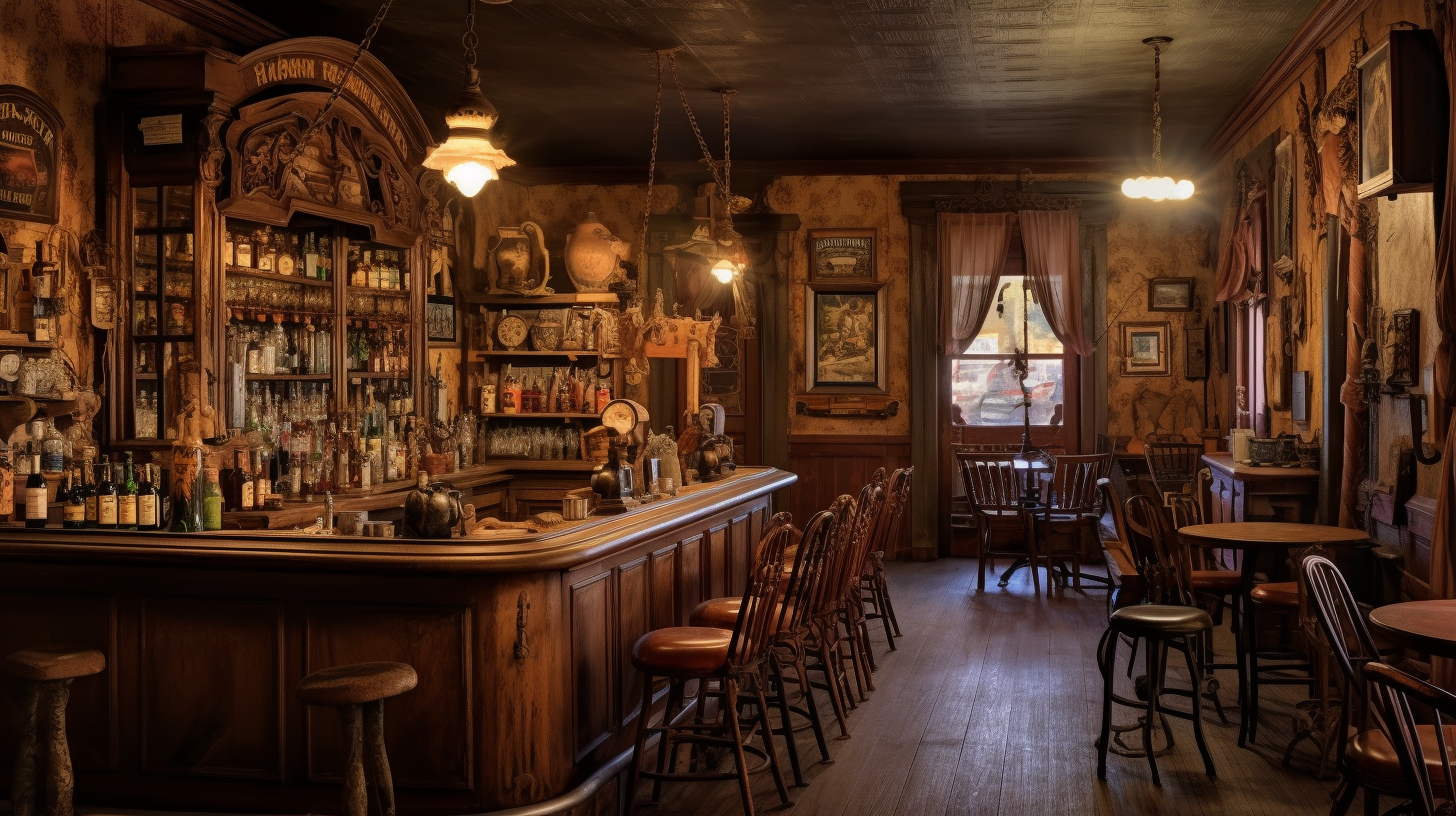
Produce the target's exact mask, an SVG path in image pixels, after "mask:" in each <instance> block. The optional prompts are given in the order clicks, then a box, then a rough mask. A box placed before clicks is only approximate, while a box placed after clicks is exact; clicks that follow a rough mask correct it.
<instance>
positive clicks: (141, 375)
mask: <svg viewBox="0 0 1456 816" xmlns="http://www.w3.org/2000/svg"><path fill="white" fill-rule="evenodd" d="M131 376H132V379H134V380H150V381H156V379H157V374H156V372H151V373H147V372H143V371H138V372H136V373H134V374H132V375H131Z"/></svg>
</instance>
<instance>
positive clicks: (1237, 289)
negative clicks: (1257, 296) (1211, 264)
mask: <svg viewBox="0 0 1456 816" xmlns="http://www.w3.org/2000/svg"><path fill="white" fill-rule="evenodd" d="M1266 198H1267V191H1266V190H1265V189H1264V186H1263V185H1262V184H1261V185H1257V186H1255V188H1254V189H1253V191H1252V192H1250V194H1249V198H1248V200H1247V201H1245V202H1244V203H1243V204H1241V205H1240V206H1239V211H1238V214H1237V215H1236V216H1235V217H1234V228H1233V231H1232V232H1231V233H1230V234H1229V238H1228V243H1227V244H1226V245H1225V247H1224V251H1223V255H1222V257H1220V258H1219V260H1218V277H1217V280H1218V295H1217V296H1216V297H1215V298H1214V299H1215V300H1223V301H1228V300H1242V299H1243V298H1244V296H1245V295H1246V294H1247V293H1248V291H1249V289H1250V288H1251V283H1252V281H1253V279H1254V275H1255V274H1256V273H1262V272H1263V271H1264V269H1263V266H1264V207H1265V199H1266Z"/></svg>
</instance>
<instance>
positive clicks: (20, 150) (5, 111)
mask: <svg viewBox="0 0 1456 816" xmlns="http://www.w3.org/2000/svg"><path fill="white" fill-rule="evenodd" d="M64 124H65V123H64V122H62V121H61V115H60V114H59V113H57V112H56V109H55V108H54V107H52V106H51V104H50V102H49V101H47V100H45V99H43V98H41V97H40V96H38V95H37V94H36V93H34V92H33V91H31V90H29V89H27V88H22V87H20V86H19V85H0V218H16V219H19V220H21V221H38V222H40V223H42V224H54V223H56V217H57V213H58V212H59V210H58V205H59V200H58V198H57V189H58V182H59V180H60V177H61V174H60V171H59V168H60V162H59V159H60V145H61V136H60V131H61V128H62V127H63V126H64Z"/></svg>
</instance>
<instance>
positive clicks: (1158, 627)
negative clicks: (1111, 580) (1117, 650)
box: [1109, 604, 1213, 637]
mask: <svg viewBox="0 0 1456 816" xmlns="http://www.w3.org/2000/svg"><path fill="white" fill-rule="evenodd" d="M1109 620H1110V621H1111V623H1112V626H1113V628H1115V629H1117V630H1118V631H1119V632H1125V633H1127V634H1129V635H1133V636H1136V637H1147V636H1149V635H1153V636H1162V637H1171V636H1177V635H1196V634H1198V633H1199V632H1203V631H1205V630H1208V629H1211V628H1213V618H1211V617H1209V615H1208V613H1207V612H1205V611H1203V610H1202V609H1198V608H1196V607H1192V606H1174V605H1172V604H1137V605H1135V606H1125V607H1123V608H1121V609H1119V610H1117V611H1116V612H1113V613H1112V616H1111V617H1110V618H1109Z"/></svg>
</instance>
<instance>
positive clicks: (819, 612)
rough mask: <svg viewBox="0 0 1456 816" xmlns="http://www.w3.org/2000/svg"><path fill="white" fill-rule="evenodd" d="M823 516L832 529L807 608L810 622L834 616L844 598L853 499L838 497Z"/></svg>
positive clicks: (853, 505)
mask: <svg viewBox="0 0 1456 816" xmlns="http://www.w3.org/2000/svg"><path fill="white" fill-rule="evenodd" d="M825 512H827V513H829V514H830V515H831V516H832V517H833V525H832V529H831V530H830V532H829V534H828V536H829V541H828V543H827V544H826V547H825V555H824V565H823V571H824V575H823V576H822V578H821V580H820V581H819V582H818V585H817V586H816V587H814V590H813V600H812V602H811V603H810V605H809V611H808V614H809V616H810V617H813V618H818V617H822V616H825V615H828V614H831V613H833V614H838V609H839V602H840V600H841V599H842V598H843V596H844V591H843V590H844V581H843V575H844V568H845V564H846V563H847V559H848V557H849V550H850V544H851V543H852V541H851V539H853V537H854V532H853V530H854V521H855V515H856V511H855V501H854V497H852V496H849V495H847V494H846V495H842V496H840V497H839V498H837V499H835V500H834V502H833V503H832V504H830V505H829V509H828V510H827V511H825Z"/></svg>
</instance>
